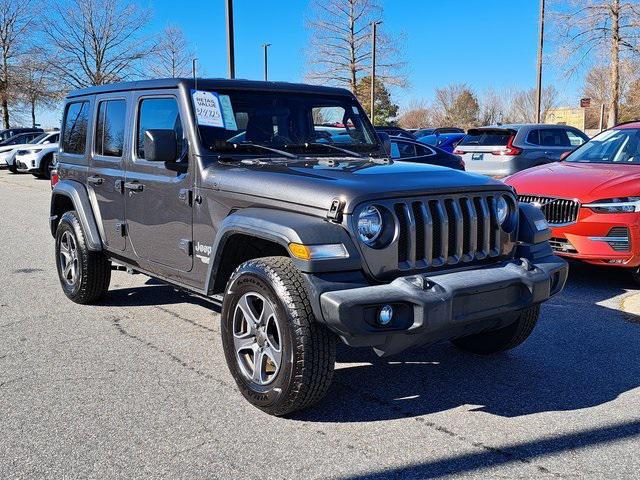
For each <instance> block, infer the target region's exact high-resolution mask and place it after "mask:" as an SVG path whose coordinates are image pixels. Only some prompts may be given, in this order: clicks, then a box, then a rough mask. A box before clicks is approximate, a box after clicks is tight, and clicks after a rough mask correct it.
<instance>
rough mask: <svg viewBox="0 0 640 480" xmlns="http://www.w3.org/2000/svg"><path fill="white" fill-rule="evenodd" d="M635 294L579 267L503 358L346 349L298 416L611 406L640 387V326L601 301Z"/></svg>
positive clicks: (435, 349)
mask: <svg viewBox="0 0 640 480" xmlns="http://www.w3.org/2000/svg"><path fill="white" fill-rule="evenodd" d="M630 288H634V285H633V284H632V283H631V282H630V280H629V279H628V277H627V276H625V275H624V274H621V273H618V272H613V271H608V270H598V269H594V268H589V267H582V266H578V267H574V266H572V271H571V274H570V278H569V283H568V284H567V287H566V289H565V291H564V292H563V293H562V294H561V295H560V296H559V297H556V298H554V299H552V300H550V301H549V302H547V303H546V304H545V305H544V306H543V309H542V316H541V320H540V322H539V323H538V326H537V328H536V330H535V331H534V333H533V335H532V336H531V337H530V338H529V339H528V340H527V341H526V342H525V343H524V344H523V345H521V346H520V347H518V348H516V349H514V350H513V351H511V352H507V353H503V354H498V355H495V356H488V357H483V356H476V355H472V354H468V353H464V352H461V351H459V350H457V349H455V348H454V347H453V346H451V345H450V344H449V343H446V344H438V345H435V346H431V347H422V348H417V349H414V350H410V351H407V352H404V353H401V354H399V355H396V356H393V357H388V358H378V357H376V356H375V354H373V353H372V352H371V350H370V349H351V348H347V347H344V346H342V345H340V346H339V348H338V362H340V363H339V364H338V365H337V369H336V371H335V375H334V382H333V385H332V388H331V390H330V392H329V394H328V395H327V397H326V400H325V401H324V402H323V403H321V404H320V405H318V406H317V407H315V408H314V409H312V410H310V411H307V412H302V413H300V414H298V415H296V416H295V417H294V418H298V419H301V420H306V421H317V422H370V421H378V420H386V419H393V418H403V417H415V416H421V415H425V414H429V413H436V412H441V411H445V410H449V409H453V408H457V407H460V406H465V405H470V406H471V410H472V411H484V412H488V413H491V414H494V415H500V416H504V417H516V416H520V415H528V414H532V413H539V412H547V411H563V410H576V409H581V408H586V407H591V406H595V405H599V404H602V403H605V402H608V401H611V400H613V399H615V398H616V397H618V396H619V395H621V394H623V393H624V392H627V391H629V390H632V389H634V388H636V387H638V386H640V362H639V361H638V357H639V356H640V325H637V324H634V323H631V322H629V321H627V320H626V319H625V317H624V315H623V314H622V313H621V312H619V311H617V310H614V309H611V308H607V307H605V306H602V305H597V304H596V302H602V301H605V300H608V299H611V298H612V297H615V296H617V295H620V294H623V293H626V292H627V290H629V289H630ZM587 299H588V300H587Z"/></svg>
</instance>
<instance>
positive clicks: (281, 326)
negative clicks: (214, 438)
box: [221, 257, 336, 415]
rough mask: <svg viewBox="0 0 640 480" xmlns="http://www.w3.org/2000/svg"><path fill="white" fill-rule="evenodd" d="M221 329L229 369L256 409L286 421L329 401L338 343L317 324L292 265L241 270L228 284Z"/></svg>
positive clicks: (254, 263)
mask: <svg viewBox="0 0 640 480" xmlns="http://www.w3.org/2000/svg"><path fill="white" fill-rule="evenodd" d="M221 324H222V325H221V331H222V343H223V346H224V352H225V357H226V360H227V365H228V366H229V370H230V371H231V374H232V375H233V377H234V379H235V381H236V383H237V385H238V388H239V389H240V392H241V393H242V395H243V396H244V397H245V398H246V399H247V400H248V401H249V402H250V403H251V404H253V405H255V406H256V407H258V408H260V409H261V410H263V411H265V412H267V413H269V414H271V415H286V414H289V413H291V412H294V411H297V410H302V409H304V408H307V407H310V406H312V405H313V404H315V403H317V402H318V401H319V400H320V399H322V398H323V397H324V396H325V394H326V392H327V390H328V388H329V385H330V384H331V380H332V378H333V367H334V363H335V342H336V340H335V336H334V335H333V334H332V333H331V332H330V331H329V330H327V329H326V327H325V326H324V325H321V324H319V323H318V322H316V320H315V318H314V316H313V312H312V310H311V304H310V302H309V298H308V294H307V290H306V286H305V283H304V280H303V278H302V276H301V275H300V272H299V271H298V270H297V269H296V268H295V266H294V265H293V263H292V261H291V259H289V258H286V257H267V258H259V259H255V260H250V261H248V262H245V263H243V264H242V265H240V266H239V267H238V268H237V269H236V271H235V272H234V273H233V275H232V276H231V278H230V279H229V282H228V283H227V287H226V291H225V296H224V300H223V303H222V315H221Z"/></svg>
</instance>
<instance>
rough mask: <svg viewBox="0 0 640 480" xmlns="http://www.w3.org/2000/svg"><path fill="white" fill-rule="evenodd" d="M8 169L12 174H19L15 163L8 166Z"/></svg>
mask: <svg viewBox="0 0 640 480" xmlns="http://www.w3.org/2000/svg"><path fill="white" fill-rule="evenodd" d="M7 168H8V169H9V171H10V172H11V173H18V167H17V166H16V164H15V162H14V163H13V164H11V165H7Z"/></svg>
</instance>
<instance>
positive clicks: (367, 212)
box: [358, 205, 382, 245]
mask: <svg viewBox="0 0 640 480" xmlns="http://www.w3.org/2000/svg"><path fill="white" fill-rule="evenodd" d="M380 233H382V215H381V214H380V210H378V209H377V208H376V207H374V206H373V205H369V206H368V207H367V208H365V209H364V210H362V212H360V215H358V237H359V238H360V240H361V241H362V242H364V243H366V244H367V245H371V244H372V243H373V242H375V241H376V239H377V238H378V237H379V236H380Z"/></svg>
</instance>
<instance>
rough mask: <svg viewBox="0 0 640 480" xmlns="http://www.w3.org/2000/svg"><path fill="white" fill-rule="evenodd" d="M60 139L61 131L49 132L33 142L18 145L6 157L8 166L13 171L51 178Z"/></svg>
mask: <svg viewBox="0 0 640 480" xmlns="http://www.w3.org/2000/svg"><path fill="white" fill-rule="evenodd" d="M59 141H60V132H48V133H43V134H42V135H41V136H39V137H37V138H35V139H34V140H33V141H32V142H31V143H26V144H24V145H16V146H15V147H16V148H14V149H13V150H12V151H11V152H10V154H9V155H8V156H7V158H6V162H7V166H8V167H9V169H10V170H11V171H12V172H29V173H32V174H33V175H35V176H36V177H42V178H50V175H51V167H52V165H53V154H54V153H55V152H57V151H58V142H59ZM0 155H2V153H0Z"/></svg>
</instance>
